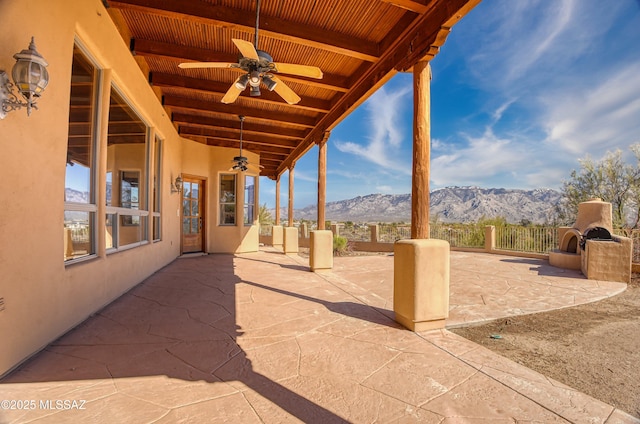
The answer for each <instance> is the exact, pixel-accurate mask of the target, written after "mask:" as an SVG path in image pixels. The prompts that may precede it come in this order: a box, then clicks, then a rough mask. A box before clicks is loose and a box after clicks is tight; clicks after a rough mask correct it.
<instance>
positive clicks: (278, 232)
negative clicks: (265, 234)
mask: <svg viewBox="0 0 640 424" xmlns="http://www.w3.org/2000/svg"><path fill="white" fill-rule="evenodd" d="M271 244H272V246H273V247H282V244H283V231H282V225H274V226H273V227H271Z"/></svg>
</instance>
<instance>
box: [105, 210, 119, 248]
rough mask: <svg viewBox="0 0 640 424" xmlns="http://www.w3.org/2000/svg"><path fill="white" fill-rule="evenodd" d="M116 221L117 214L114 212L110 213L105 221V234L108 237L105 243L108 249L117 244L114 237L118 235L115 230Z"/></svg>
mask: <svg viewBox="0 0 640 424" xmlns="http://www.w3.org/2000/svg"><path fill="white" fill-rule="evenodd" d="M115 222H116V214H114V213H108V214H107V220H106V222H105V230H106V231H105V234H106V237H107V240H106V241H105V245H106V248H107V249H113V248H114V247H116V246H117V244H116V240H114V237H115V236H116V232H115V227H114V225H115Z"/></svg>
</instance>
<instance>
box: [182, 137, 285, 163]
mask: <svg viewBox="0 0 640 424" xmlns="http://www.w3.org/2000/svg"><path fill="white" fill-rule="evenodd" d="M187 136H188V137H187ZM190 137H194V138H197V137H204V138H205V139H206V140H207V145H208V146H217V147H226V148H229V149H238V148H239V146H240V144H239V143H238V141H232V140H225V139H221V138H215V137H206V136H198V135H189V134H185V138H190ZM242 148H243V149H244V150H248V151H250V152H253V153H255V154H258V155H260V154H264V153H271V154H274V155H279V156H281V157H282V158H284V157H286V156H287V155H288V154H289V152H290V150H288V149H281V148H279V147H273V146H261V145H258V144H253V143H251V144H247V145H246V146H245V145H244V143H243V144H242ZM281 160H282V159H281Z"/></svg>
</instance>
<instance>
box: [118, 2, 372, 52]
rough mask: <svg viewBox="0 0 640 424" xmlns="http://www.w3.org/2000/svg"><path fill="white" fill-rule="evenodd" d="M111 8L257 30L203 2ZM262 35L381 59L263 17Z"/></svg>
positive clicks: (364, 46) (240, 14) (365, 45)
mask: <svg viewBox="0 0 640 424" xmlns="http://www.w3.org/2000/svg"><path fill="white" fill-rule="evenodd" d="M109 5H110V6H111V7H117V8H119V9H134V10H140V11H143V12H145V13H154V14H157V15H163V16H167V17H170V18H176V19H187V20H190V21H194V22H200V23H204V24H210V25H220V26H225V27H226V28H227V29H229V30H239V31H253V28H254V27H255V16H252V15H251V14H250V13H247V11H246V10H242V9H233V8H231V7H225V6H219V5H215V4H211V3H208V2H205V1H201V0H189V1H183V0H163V1H162V2H158V1H154V0H109ZM260 31H261V33H262V34H265V35H269V36H271V37H276V38H279V39H281V40H285V41H289V42H292V43H302V44H307V45H309V46H312V47H316V48H319V49H322V50H326V51H329V52H332V53H338V54H342V55H346V56H350V57H354V58H357V59H360V60H366V61H369V62H375V61H376V60H377V59H378V55H379V52H378V46H377V44H375V43H372V42H370V41H367V40H364V39H355V38H353V37H349V36H347V35H342V34H339V33H336V32H334V31H327V30H324V29H322V28H315V27H312V26H309V25H305V24H301V23H296V22H292V21H290V20H285V19H280V18H276V17H271V16H266V15H264V14H263V15H261V16H260Z"/></svg>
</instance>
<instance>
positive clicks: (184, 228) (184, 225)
mask: <svg viewBox="0 0 640 424" xmlns="http://www.w3.org/2000/svg"><path fill="white" fill-rule="evenodd" d="M190 222H191V220H190V219H189V218H182V232H183V233H184V234H189V229H190V227H189V225H190Z"/></svg>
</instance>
